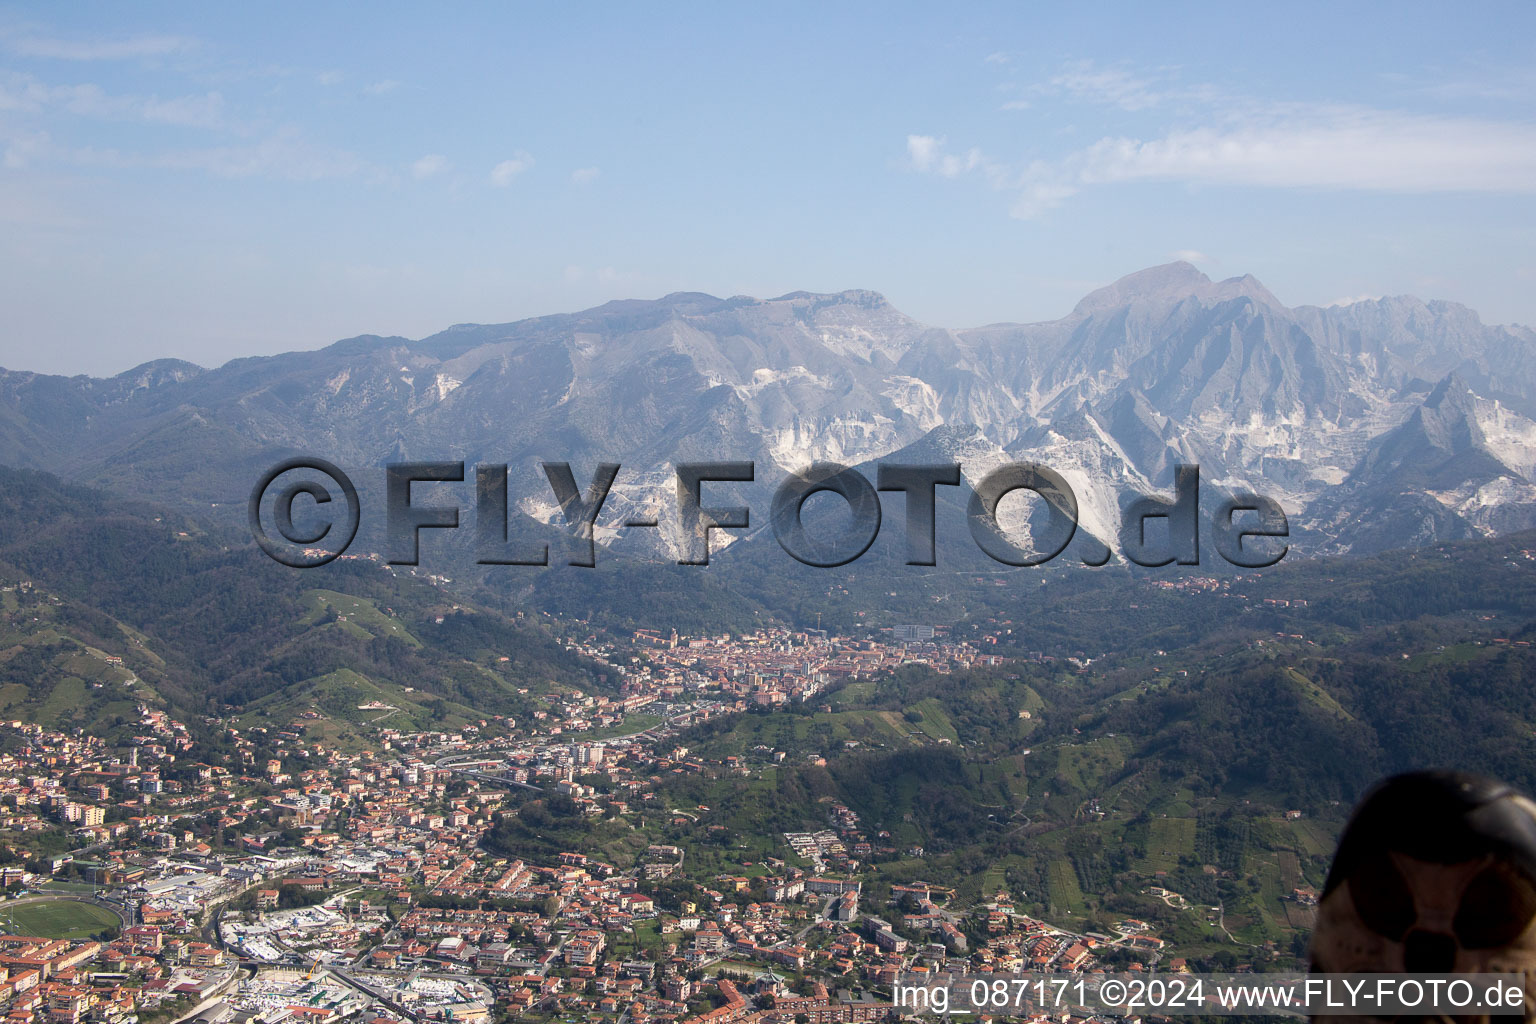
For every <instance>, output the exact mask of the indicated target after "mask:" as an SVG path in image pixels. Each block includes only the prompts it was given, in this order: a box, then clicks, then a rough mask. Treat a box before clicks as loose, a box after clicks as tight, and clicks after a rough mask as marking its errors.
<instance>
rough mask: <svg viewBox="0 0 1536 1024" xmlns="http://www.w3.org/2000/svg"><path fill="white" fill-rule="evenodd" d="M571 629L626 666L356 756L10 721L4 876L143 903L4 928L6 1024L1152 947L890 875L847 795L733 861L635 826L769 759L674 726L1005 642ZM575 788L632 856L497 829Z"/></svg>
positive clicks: (400, 1002)
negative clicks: (776, 850)
mask: <svg viewBox="0 0 1536 1024" xmlns="http://www.w3.org/2000/svg"><path fill="white" fill-rule="evenodd" d="M571 646H572V647H573V648H574V649H576V650H578V651H579V653H581V654H582V655H584V656H585V657H587V658H590V659H593V660H595V661H597V662H599V663H600V665H601V666H602V667H603V668H604V670H605V671H606V673H607V674H608V675H609V676H610V680H609V681H610V683H611V685H610V687H609V688H608V692H607V693H606V694H588V693H583V692H581V691H579V690H576V689H573V688H571V687H568V686H567V687H556V686H553V685H552V684H551V685H550V686H548V687H540V686H539V685H538V684H537V683H530V686H529V690H530V691H533V694H532V695H533V696H536V697H538V698H539V699H538V701H537V706H538V708H539V710H537V711H535V712H534V713H533V714H531V715H529V716H527V717H526V718H525V720H523V721H520V722H512V721H511V720H508V719H502V720H499V721H497V722H495V723H494V727H493V724H492V722H491V721H490V720H489V719H488V720H487V721H486V722H482V723H479V725H478V726H477V725H476V724H474V723H471V724H469V725H466V726H464V727H462V728H458V729H455V730H452V731H448V730H435V731H433V730H429V731H419V732H418V731H414V730H412V729H410V728H409V727H405V726H399V725H392V724H391V723H390V720H389V719H388V718H387V717H384V718H381V719H380V720H379V721H380V725H379V727H378V728H377V730H376V732H375V734H374V735H373V736H372V737H371V738H372V739H373V740H374V741H375V742H373V744H372V746H371V748H370V749H363V750H355V751H346V750H342V749H337V748H335V747H332V746H328V745H327V744H326V743H325V742H324V741H323V740H321V739H318V738H312V737H311V734H310V729H309V726H310V724H311V723H312V722H314V721H316V720H318V716H317V715H313V714H312V713H300V714H298V715H297V716H296V717H295V718H294V720H293V721H292V722H289V723H285V724H282V725H278V726H274V727H272V728H271V729H267V730H262V729H255V728H248V729H241V728H238V727H236V726H234V725H233V724H231V723H215V725H218V726H220V727H222V728H224V729H225V732H224V734H223V736H222V740H223V741H224V745H223V749H224V750H232V751H233V754H232V755H228V756H224V757H222V758H213V757H209V756H208V755H207V754H206V752H205V751H203V750H201V749H199V747H198V746H197V745H196V744H194V743H193V742H192V741H191V740H190V739H189V738H188V737H189V736H190V733H189V731H188V730H187V728H186V727H185V725H183V724H182V723H180V722H178V721H176V720H175V719H174V718H173V717H172V716H170V715H168V714H166V713H165V712H163V711H158V710H156V709H154V708H152V707H149V706H148V705H147V704H146V705H141V706H140V707H139V708H138V711H137V714H138V718H137V721H136V723H135V725H136V727H135V728H134V729H133V730H132V731H133V732H134V733H135V736H134V738H133V740H132V742H131V743H130V744H129V745H127V746H126V747H116V748H114V747H110V746H108V745H107V744H106V743H104V742H103V741H101V740H100V739H96V738H92V737H90V736H85V735H65V734H63V733H60V732H55V731H49V730H46V729H42V728H39V727H37V726H33V725H28V724H26V723H21V722H13V723H9V724H6V723H0V731H8V732H9V733H11V734H12V736H11V740H12V742H9V743H7V744H5V745H4V747H5V749H6V750H7V751H9V752H8V753H3V754H0V798H4V799H3V804H4V807H5V812H6V813H5V817H4V819H3V821H0V825H3V827H4V828H6V829H7V830H8V831H7V832H6V833H5V836H6V841H5V844H4V845H5V848H6V849H7V850H9V851H11V852H12V853H13V854H14V857H13V858H12V861H13V864H12V866H10V867H7V868H5V874H4V875H0V881H4V882H5V883H6V884H8V885H11V886H12V887H13V888H15V889H22V888H25V889H26V890H28V891H31V892H59V893H63V892H64V891H65V890H64V888H63V886H64V885H65V884H67V885H72V886H74V887H75V888H74V889H73V890H72V891H75V892H79V891H80V887H82V886H85V885H89V886H92V887H94V891H93V892H91V893H90V894H89V896H88V897H85V896H82V897H81V898H90V899H92V900H95V901H96V902H97V904H98V905H100V906H103V907H108V908H111V909H112V910H113V912H114V913H116V914H117V915H118V916H119V917H120V918H121V919H122V922H123V923H122V927H121V928H119V929H117V930H116V936H115V937H113V938H110V939H106V938H103V939H101V940H91V941H82V942H66V941H63V940H59V941H51V940H44V939H36V938H26V937H14V936H4V937H0V973H3V975H4V977H3V978H0V983H3V985H4V987H3V988H0V1012H3V1013H5V1014H7V1018H6V1024H80V1022H83V1021H92V1022H95V1021H100V1022H104V1024H114V1022H116V1021H118V1020H121V1019H124V1018H126V1017H127V1016H130V1015H139V1016H143V1015H145V1014H150V1013H157V1012H158V1011H159V1009H161V1008H173V1009H175V1010H176V1015H180V1014H182V1013H187V1012H191V1011H192V1010H193V1009H196V1010H197V1014H196V1016H197V1017H198V1019H200V1020H204V1021H207V1022H209V1024H222V1022H224V1021H233V1022H234V1024H276V1022H278V1021H282V1020H288V1019H292V1020H295V1021H301V1022H312V1024H323V1022H327V1021H332V1020H338V1021H339V1020H342V1019H353V1020H358V1021H362V1022H365V1024H383V1022H406V1021H410V1022H413V1024H415V1022H424V1021H444V1022H469V1024H476V1022H478V1021H481V1020H489V1019H491V1018H498V1019H505V1018H507V1017H515V1016H522V1015H527V1016H528V1017H529V1018H530V1019H542V1018H544V1017H549V1016H553V1015H565V1016H568V1017H570V1016H574V1017H579V1018H581V1019H600V1018H603V1017H610V1018H613V1019H617V1018H619V1017H621V1016H622V1017H623V1018H624V1020H625V1021H626V1022H634V1024H647V1022H655V1024H676V1022H688V1024H726V1022H734V1021H754V1022H759V1024H788V1022H790V1021H796V1020H811V1021H863V1020H881V1019H885V1018H887V1017H892V1016H894V1014H895V1010H894V1008H893V1007H892V1005H891V1004H890V1002H889V998H888V995H889V988H890V986H891V985H892V984H893V983H894V981H895V979H896V978H897V977H898V976H899V975H901V974H903V973H904V972H911V971H914V970H918V971H934V972H940V971H955V970H962V971H965V970H969V971H976V970H983V971H985V970H999V971H1008V970H1017V969H1021V968H1024V969H1029V968H1035V969H1042V968H1048V969H1052V970H1076V971H1081V970H1092V969H1094V968H1095V966H1096V957H1097V956H1098V954H1099V951H1100V950H1101V949H1102V948H1103V946H1104V945H1105V944H1108V945H1112V946H1114V945H1122V944H1124V943H1127V942H1130V941H1131V937H1130V936H1125V935H1121V936H1109V937H1100V938H1094V937H1092V936H1083V935H1071V934H1067V933H1064V932H1061V931H1059V930H1056V929H1053V928H1050V927H1049V926H1047V925H1045V924H1043V923H1041V922H1038V921H1032V920H1030V919H1028V918H1024V917H1022V916H1021V915H1018V914H1015V913H1014V912H1013V910H1012V905H1011V903H1010V902H1009V901H1008V899H1007V897H1006V895H999V897H998V898H997V899H995V900H992V901H989V902H987V903H985V904H983V905H980V906H976V907H964V908H961V907H954V906H953V905H952V904H953V902H954V893H953V891H951V890H948V889H945V888H943V887H940V886H936V885H930V884H928V883H915V884H911V885H897V886H895V887H894V888H891V890H890V892H889V894H888V895H887V893H886V891H885V889H884V888H882V889H881V890H880V895H879V896H878V897H871V896H870V894H869V892H868V890H867V884H868V883H869V880H870V878H871V877H873V876H870V875H868V874H866V868H865V862H866V860H867V859H868V858H869V857H870V855H872V854H875V853H881V852H885V853H890V854H897V853H898V851H895V850H892V849H888V848H887V847H886V844H887V843H888V842H889V838H890V837H889V836H888V835H886V834H885V833H873V834H866V833H865V831H863V829H862V827H861V824H860V822H859V817H858V814H857V813H856V812H854V811H853V810H851V809H850V808H848V807H845V806H842V805H838V804H835V803H832V804H829V805H828V806H827V807H826V820H825V822H823V823H822V826H823V827H821V828H819V829H814V830H811V831H806V832H797V833H789V834H786V835H785V836H784V840H785V846H784V847H782V848H781V850H780V852H782V853H783V856H782V857H780V856H773V857H768V858H766V859H764V860H762V861H761V862H758V863H752V862H746V861H743V862H740V863H733V864H731V865H730V869H729V870H727V871H725V872H721V871H720V870H719V862H718V860H716V861H712V862H711V863H713V864H714V867H712V868H710V869H708V870H707V871H706V870H705V869H703V868H699V867H695V865H694V862H693V859H692V858H691V857H690V856H689V847H688V846H687V845H684V844H682V843H676V844H672V843H668V842H658V841H656V839H655V837H654V836H649V835H648V834H647V833H646V832H645V831H644V830H643V824H644V823H645V822H648V821H649V822H662V823H665V824H666V825H667V827H669V828H672V829H674V831H680V832H682V833H684V834H687V833H688V832H689V830H690V829H693V828H695V827H698V828H700V829H701V830H702V829H704V828H705V827H706V826H704V825H702V823H701V819H705V818H707V814H708V809H707V808H702V807H683V806H673V805H671V804H670V803H669V797H668V795H667V794H668V790H667V789H666V787H665V786H663V785H662V784H661V783H662V782H663V781H664V780H666V779H668V778H669V777H671V776H673V775H674V774H676V773H683V774H689V773H722V774H728V773H731V772H751V771H754V770H759V768H761V767H763V765H760V764H759V763H758V761H759V760H760V759H752V760H751V761H750V762H743V761H742V760H740V759H736V758H728V759H721V760H718V761H707V760H704V759H702V758H701V757H700V756H698V755H697V754H696V753H694V752H691V751H689V750H688V749H686V748H685V747H684V746H682V745H680V744H679V743H678V741H677V732H678V731H679V730H680V729H682V728H684V727H686V726H689V725H693V724H696V723H699V722H703V721H706V720H708V719H710V718H714V717H717V716H719V715H727V714H734V713H740V712H745V711H749V710H752V709H754V708H757V707H761V706H764V705H770V706H771V705H777V704H786V703H798V702H804V701H809V700H811V699H813V698H814V697H815V696H816V695H817V694H819V693H821V692H822V691H824V690H826V689H827V688H828V687H830V686H832V685H834V684H835V683H838V682H841V681H845V680H849V679H859V678H864V677H867V676H870V675H873V674H876V673H883V672H888V671H891V670H892V669H895V668H898V667H900V666H902V665H906V664H913V663H922V664H926V665H928V666H930V667H932V668H933V669H934V670H936V671H941V672H943V671H954V670H957V669H960V668H963V667H967V666H972V665H978V664H988V663H995V662H996V661H998V660H999V659H997V657H996V656H995V655H991V654H989V653H987V652H986V645H984V644H979V643H978V644H972V643H969V642H964V641H959V640H955V639H952V638H950V637H949V636H948V635H947V634H945V633H944V632H943V631H936V630H934V629H932V628H930V627H919V626H909V627H901V628H900V629H898V630H892V631H888V632H885V633H879V632H875V633H872V634H871V635H870V636H869V637H867V638H864V639H858V640H854V639H848V638H841V637H835V636H830V635H828V634H825V633H821V632H819V631H814V630H807V631H788V630H778V629H773V630H769V629H765V630H760V631H758V632H756V633H752V634H748V635H746V636H738V637H727V636H718V637H701V638H688V637H680V636H678V635H677V634H676V633H671V632H669V633H667V634H665V635H663V634H662V633H659V632H654V631H643V630H642V631H638V632H636V633H634V634H633V636H632V638H631V639H630V641H629V642H626V643H622V644H619V643H614V642H609V641H600V640H599V639H598V638H596V637H589V638H588V639H587V640H585V641H581V642H579V643H578V642H572V644H571ZM374 710H377V711H380V712H382V713H383V714H385V715H386V716H387V714H388V708H387V707H385V706H381V707H378V708H375V709H374ZM306 715H309V717H306ZM200 758H206V760H204V759H200ZM209 761H216V762H217V763H208V762H209ZM733 761H734V762H736V763H734V764H733V763H730V762H733ZM765 763H766V764H771V763H772V758H769V759H767V760H766V762H765ZM514 794H515V796H514ZM557 797H559V798H563V799H564V800H566V801H568V802H569V803H568V806H570V807H572V808H574V813H575V814H577V815H579V816H581V817H584V818H590V819H592V820H593V821H594V822H604V821H606V822H614V821H617V822H620V823H624V824H627V825H628V826H629V827H630V829H631V830H632V834H633V835H634V836H635V837H636V838H637V839H638V840H639V842H638V843H636V844H634V845H632V846H631V847H629V848H628V852H627V853H625V854H624V855H623V856H619V855H615V854H614V853H613V852H612V851H611V850H602V849H585V848H581V846H580V844H579V843H578V844H577V845H576V847H575V848H571V849H566V850H564V851H562V852H559V853H557V854H548V855H543V854H541V855H537V856H536V855H533V854H527V855H524V856H515V855H509V853H507V852H505V851H501V852H498V849H497V848H496V846H495V844H493V843H489V842H487V840H488V837H489V834H490V833H492V832H493V830H495V829H496V828H497V825H498V816H499V815H500V814H502V813H503V812H506V813H516V808H517V807H518V806H520V805H522V804H523V803H525V802H526V801H527V800H530V799H531V800H543V801H546V802H548V801H552V800H554V799H555V798H557ZM708 827H713V826H708ZM701 834H702V833H701ZM61 836H62V837H63V839H64V840H65V841H64V842H60V841H59V838H60V837H61ZM642 844H643V845H642ZM66 848H67V849H66ZM905 852H906V853H907V854H908V855H920V854H921V852H922V851H921V850H920V849H919V850H908V851H905ZM1142 937H1143V938H1145V936H1142ZM167 1019H171V1018H170V1017H169V1016H168V1017H167Z"/></svg>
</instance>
